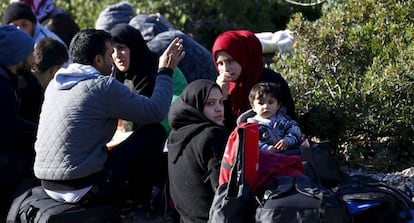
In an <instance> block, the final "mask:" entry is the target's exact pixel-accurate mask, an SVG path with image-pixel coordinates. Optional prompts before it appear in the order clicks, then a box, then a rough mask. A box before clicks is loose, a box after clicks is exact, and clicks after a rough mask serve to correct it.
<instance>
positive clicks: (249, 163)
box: [219, 123, 259, 194]
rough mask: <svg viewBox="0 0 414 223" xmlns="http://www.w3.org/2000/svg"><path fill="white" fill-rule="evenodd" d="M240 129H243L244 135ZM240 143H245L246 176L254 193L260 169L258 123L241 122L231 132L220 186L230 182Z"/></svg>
mask: <svg viewBox="0 0 414 223" xmlns="http://www.w3.org/2000/svg"><path fill="white" fill-rule="evenodd" d="M240 129H243V132H244V133H243V134H242V135H241V134H240V131H239V130H240ZM240 143H242V144H244V156H243V157H244V158H245V159H244V178H245V180H246V182H247V184H248V185H249V187H250V189H251V190H252V192H253V194H254V193H255V191H256V189H257V186H258V185H257V182H258V169H259V146H258V145H259V127H258V124H256V123H240V124H238V125H237V126H236V128H235V129H234V130H233V131H232V132H231V134H230V136H229V139H228V140H227V145H226V149H225V151H224V155H223V160H222V162H221V168H220V178H219V186H220V185H223V184H225V183H228V182H229V179H230V172H231V168H232V167H233V165H234V161H235V160H236V156H237V151H238V149H239V144H240Z"/></svg>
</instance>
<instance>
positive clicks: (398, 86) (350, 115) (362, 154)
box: [274, 0, 414, 170]
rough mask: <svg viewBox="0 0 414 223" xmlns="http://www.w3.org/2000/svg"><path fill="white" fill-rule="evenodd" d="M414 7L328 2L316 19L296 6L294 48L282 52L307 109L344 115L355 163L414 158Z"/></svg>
mask: <svg viewBox="0 0 414 223" xmlns="http://www.w3.org/2000/svg"><path fill="white" fill-rule="evenodd" d="M334 4H335V5H334ZM413 8H414V1H413V0H365V1H353V0H348V1H344V2H342V3H338V2H337V3H330V4H328V5H326V6H325V10H326V11H324V15H322V17H321V18H320V19H318V20H317V21H315V22H310V21H306V20H305V19H304V18H303V16H302V15H301V14H296V15H294V16H293V18H292V20H291V22H290V23H289V24H288V28H289V29H290V30H292V31H293V32H294V34H295V36H296V38H297V43H296V44H295V52H294V53H293V54H291V55H281V54H278V55H275V58H274V59H275V69H277V70H278V71H279V72H280V73H282V74H285V77H286V78H287V79H288V82H289V83H290V86H292V91H293V92H294V95H295V97H296V98H295V99H296V104H297V107H298V109H299V110H300V111H299V112H300V113H301V114H304V113H305V112H306V111H307V110H308V109H309V108H310V107H311V106H313V105H317V106H322V107H325V108H327V109H328V110H331V111H332V112H334V113H335V114H336V115H337V116H338V117H340V118H339V119H340V121H341V126H342V128H338V129H337V130H336V133H337V139H338V142H339V145H340V152H343V153H344V154H345V155H346V158H347V159H348V161H350V163H356V164H358V165H364V166H371V167H373V168H375V169H380V170H389V169H393V168H401V167H404V166H408V165H411V164H412V161H413V160H414V153H413V152H412V150H413V149H414V148H413V147H414V146H413V143H414V126H413V123H414V115H413V114H414V103H413V100H414V85H413V82H414V74H413V72H414V53H413V52H414V42H413V38H414V25H413V24H414V18H413V16H412V9H413ZM319 124H320V125H325V123H324V119H323V118H321V120H320V122H319Z"/></svg>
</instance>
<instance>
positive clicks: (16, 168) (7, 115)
mask: <svg viewBox="0 0 414 223" xmlns="http://www.w3.org/2000/svg"><path fill="white" fill-rule="evenodd" d="M33 45H34V42H33V39H32V38H31V37H30V36H29V35H28V34H27V33H25V32H23V31H22V30H20V29H17V28H16V27H15V26H11V25H2V26H0V95H1V109H0V123H1V125H0V133H1V134H0V141H1V146H0V178H1V180H0V197H1V199H0V216H3V215H5V214H7V211H8V209H9V207H10V204H11V202H12V201H13V199H14V198H16V197H17V196H18V195H20V194H21V193H23V192H24V191H25V190H27V189H29V188H30V187H31V186H33V185H34V183H35V180H34V179H35V178H34V175H33V171H32V166H33V158H34V149H33V144H34V141H35V130H36V125H35V123H32V122H30V121H27V120H25V119H23V118H22V117H21V116H20V115H19V101H20V94H19V90H18V76H17V71H18V70H22V69H30V66H27V65H29V64H31V63H32V61H33V54H32V51H33Z"/></svg>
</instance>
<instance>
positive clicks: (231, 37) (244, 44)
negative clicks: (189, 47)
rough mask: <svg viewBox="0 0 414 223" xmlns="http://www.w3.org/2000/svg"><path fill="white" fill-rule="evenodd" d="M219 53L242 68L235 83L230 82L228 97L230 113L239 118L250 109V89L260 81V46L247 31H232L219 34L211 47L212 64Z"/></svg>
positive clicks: (261, 69) (261, 64)
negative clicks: (230, 105)
mask: <svg viewBox="0 0 414 223" xmlns="http://www.w3.org/2000/svg"><path fill="white" fill-rule="evenodd" d="M219 51H225V52H226V53H228V54H229V55H230V56H231V57H232V58H233V59H234V60H236V61H237V63H239V64H240V66H241V67H242V71H241V74H240V77H239V78H238V79H237V82H230V89H229V92H228V93H229V97H230V100H231V104H232V113H233V114H234V115H235V116H239V115H240V114H241V113H242V112H244V111H246V110H248V109H249V108H250V103H249V100H248V96H249V92H250V89H251V88H252V87H253V85H255V84H256V83H258V82H259V81H260V80H261V79H262V74H263V55H262V45H261V44H260V41H259V39H258V38H257V37H256V36H255V35H254V33H252V32H250V31H247V30H233V31H227V32H224V33H222V34H220V35H219V36H218V37H217V38H216V40H215V42H214V45H213V49H212V54H213V60H214V64H215V65H216V67H217V63H216V56H217V55H216V54H217V52H219Z"/></svg>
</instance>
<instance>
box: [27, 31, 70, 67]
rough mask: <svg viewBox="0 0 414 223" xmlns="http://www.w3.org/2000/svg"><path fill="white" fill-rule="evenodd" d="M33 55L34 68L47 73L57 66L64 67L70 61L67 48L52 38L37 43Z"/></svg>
mask: <svg viewBox="0 0 414 223" xmlns="http://www.w3.org/2000/svg"><path fill="white" fill-rule="evenodd" d="M33 55H34V58H35V64H34V65H33V66H34V67H35V68H36V69H37V70H39V71H40V72H45V71H47V70H48V69H49V68H51V67H52V66H55V65H58V66H62V65H63V64H64V63H65V62H67V61H68V59H69V55H68V51H67V50H66V47H65V46H64V45H63V44H62V43H61V42H59V41H57V40H55V39H52V38H45V39H42V40H41V41H40V42H39V43H37V44H36V47H35V49H34V51H33Z"/></svg>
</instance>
